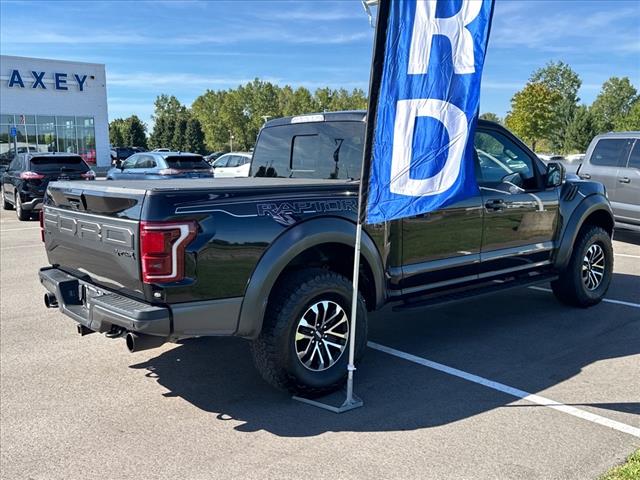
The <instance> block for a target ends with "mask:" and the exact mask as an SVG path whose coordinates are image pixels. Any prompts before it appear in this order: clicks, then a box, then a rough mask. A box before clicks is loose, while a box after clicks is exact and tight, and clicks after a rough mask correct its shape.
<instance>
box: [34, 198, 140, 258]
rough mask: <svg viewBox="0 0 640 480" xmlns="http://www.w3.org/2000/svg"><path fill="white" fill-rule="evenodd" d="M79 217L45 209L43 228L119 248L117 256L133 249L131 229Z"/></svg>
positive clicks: (78, 215) (133, 238) (79, 215)
mask: <svg viewBox="0 0 640 480" xmlns="http://www.w3.org/2000/svg"><path fill="white" fill-rule="evenodd" d="M81 215H82V214H78V213H74V214H73V216H71V215H66V214H64V213H59V212H57V211H55V210H52V209H50V208H47V209H46V211H45V215H44V221H45V228H47V229H56V230H57V231H58V232H60V233H62V234H67V235H71V236H74V237H78V238H80V239H82V240H84V241H90V242H91V241H92V242H99V243H103V244H108V245H113V246H114V247H119V248H116V249H115V251H116V253H117V254H118V255H121V254H122V252H123V250H122V249H123V248H125V249H126V248H130V249H133V248H134V245H135V243H134V240H135V237H134V232H133V229H131V228H128V227H118V226H115V225H109V224H106V223H104V222H97V221H95V220H93V219H92V217H89V216H87V218H83V217H82V216H81ZM127 253H128V252H127ZM127 256H129V255H127Z"/></svg>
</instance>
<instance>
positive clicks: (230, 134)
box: [229, 130, 235, 152]
mask: <svg viewBox="0 0 640 480" xmlns="http://www.w3.org/2000/svg"><path fill="white" fill-rule="evenodd" d="M234 138H235V137H234V136H233V133H231V130H229V149H230V150H229V151H231V152H233V139H234Z"/></svg>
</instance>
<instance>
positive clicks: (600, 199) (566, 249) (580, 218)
mask: <svg viewBox="0 0 640 480" xmlns="http://www.w3.org/2000/svg"><path fill="white" fill-rule="evenodd" d="M598 211H603V212H606V213H607V215H608V216H609V218H610V219H611V225H613V224H614V219H613V212H612V211H611V206H610V205H609V201H608V200H607V198H606V197H605V196H604V195H602V194H600V193H596V194H593V195H589V196H588V197H586V198H585V199H584V200H582V201H581V202H580V203H579V204H578V206H577V207H576V208H575V209H574V211H573V213H572V214H571V216H570V217H569V220H568V221H567V223H566V225H565V227H564V234H563V235H562V240H560V246H559V247H558V251H557V254H556V258H555V262H554V264H555V266H556V268H558V269H559V270H562V269H564V268H565V267H566V266H567V265H568V264H569V260H570V259H571V253H572V252H573V245H574V244H575V242H576V238H577V237H578V232H580V228H582V225H584V223H585V221H586V219H587V218H588V217H589V216H590V215H592V214H593V213H596V212H598Z"/></svg>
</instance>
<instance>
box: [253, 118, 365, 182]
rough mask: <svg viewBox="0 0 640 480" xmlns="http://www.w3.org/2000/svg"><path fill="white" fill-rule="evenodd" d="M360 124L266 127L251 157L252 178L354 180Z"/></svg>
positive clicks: (357, 173) (357, 171)
mask: <svg viewBox="0 0 640 480" xmlns="http://www.w3.org/2000/svg"><path fill="white" fill-rule="evenodd" d="M363 145H364V123H363V122H314V123H298V124H291V125H279V126H274V127H267V128H265V129H263V130H262V132H261V133H260V138H259V139H258V143H257V145H256V150H255V152H254V154H253V164H252V167H251V175H253V176H255V177H284V178H287V177H288V178H323V179H331V180H335V179H347V180H349V179H356V178H359V177H360V165H361V162H362V150H363Z"/></svg>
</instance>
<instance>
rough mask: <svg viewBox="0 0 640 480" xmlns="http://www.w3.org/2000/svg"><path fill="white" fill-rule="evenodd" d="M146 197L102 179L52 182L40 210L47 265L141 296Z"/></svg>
mask: <svg viewBox="0 0 640 480" xmlns="http://www.w3.org/2000/svg"><path fill="white" fill-rule="evenodd" d="M145 194H146V191H145V190H140V189H133V188H124V187H111V186H109V184H108V183H107V182H100V181H98V182H52V183H51V184H50V185H49V188H48V190H47V193H46V195H45V201H44V207H43V212H44V213H43V215H44V229H45V245H46V249H47V256H48V259H49V263H50V264H51V265H57V266H59V267H60V268H61V269H63V270H66V271H67V272H69V273H71V274H73V275H76V276H84V277H87V276H88V277H89V279H87V280H90V281H91V282H92V283H95V284H98V285H102V286H104V287H106V288H110V289H113V290H116V291H122V292H123V293H127V294H129V295H135V296H138V297H141V298H143V284H142V281H141V275H140V266H139V262H138V235H139V221H140V212H141V210H142V203H143V201H144V198H145Z"/></svg>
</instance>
